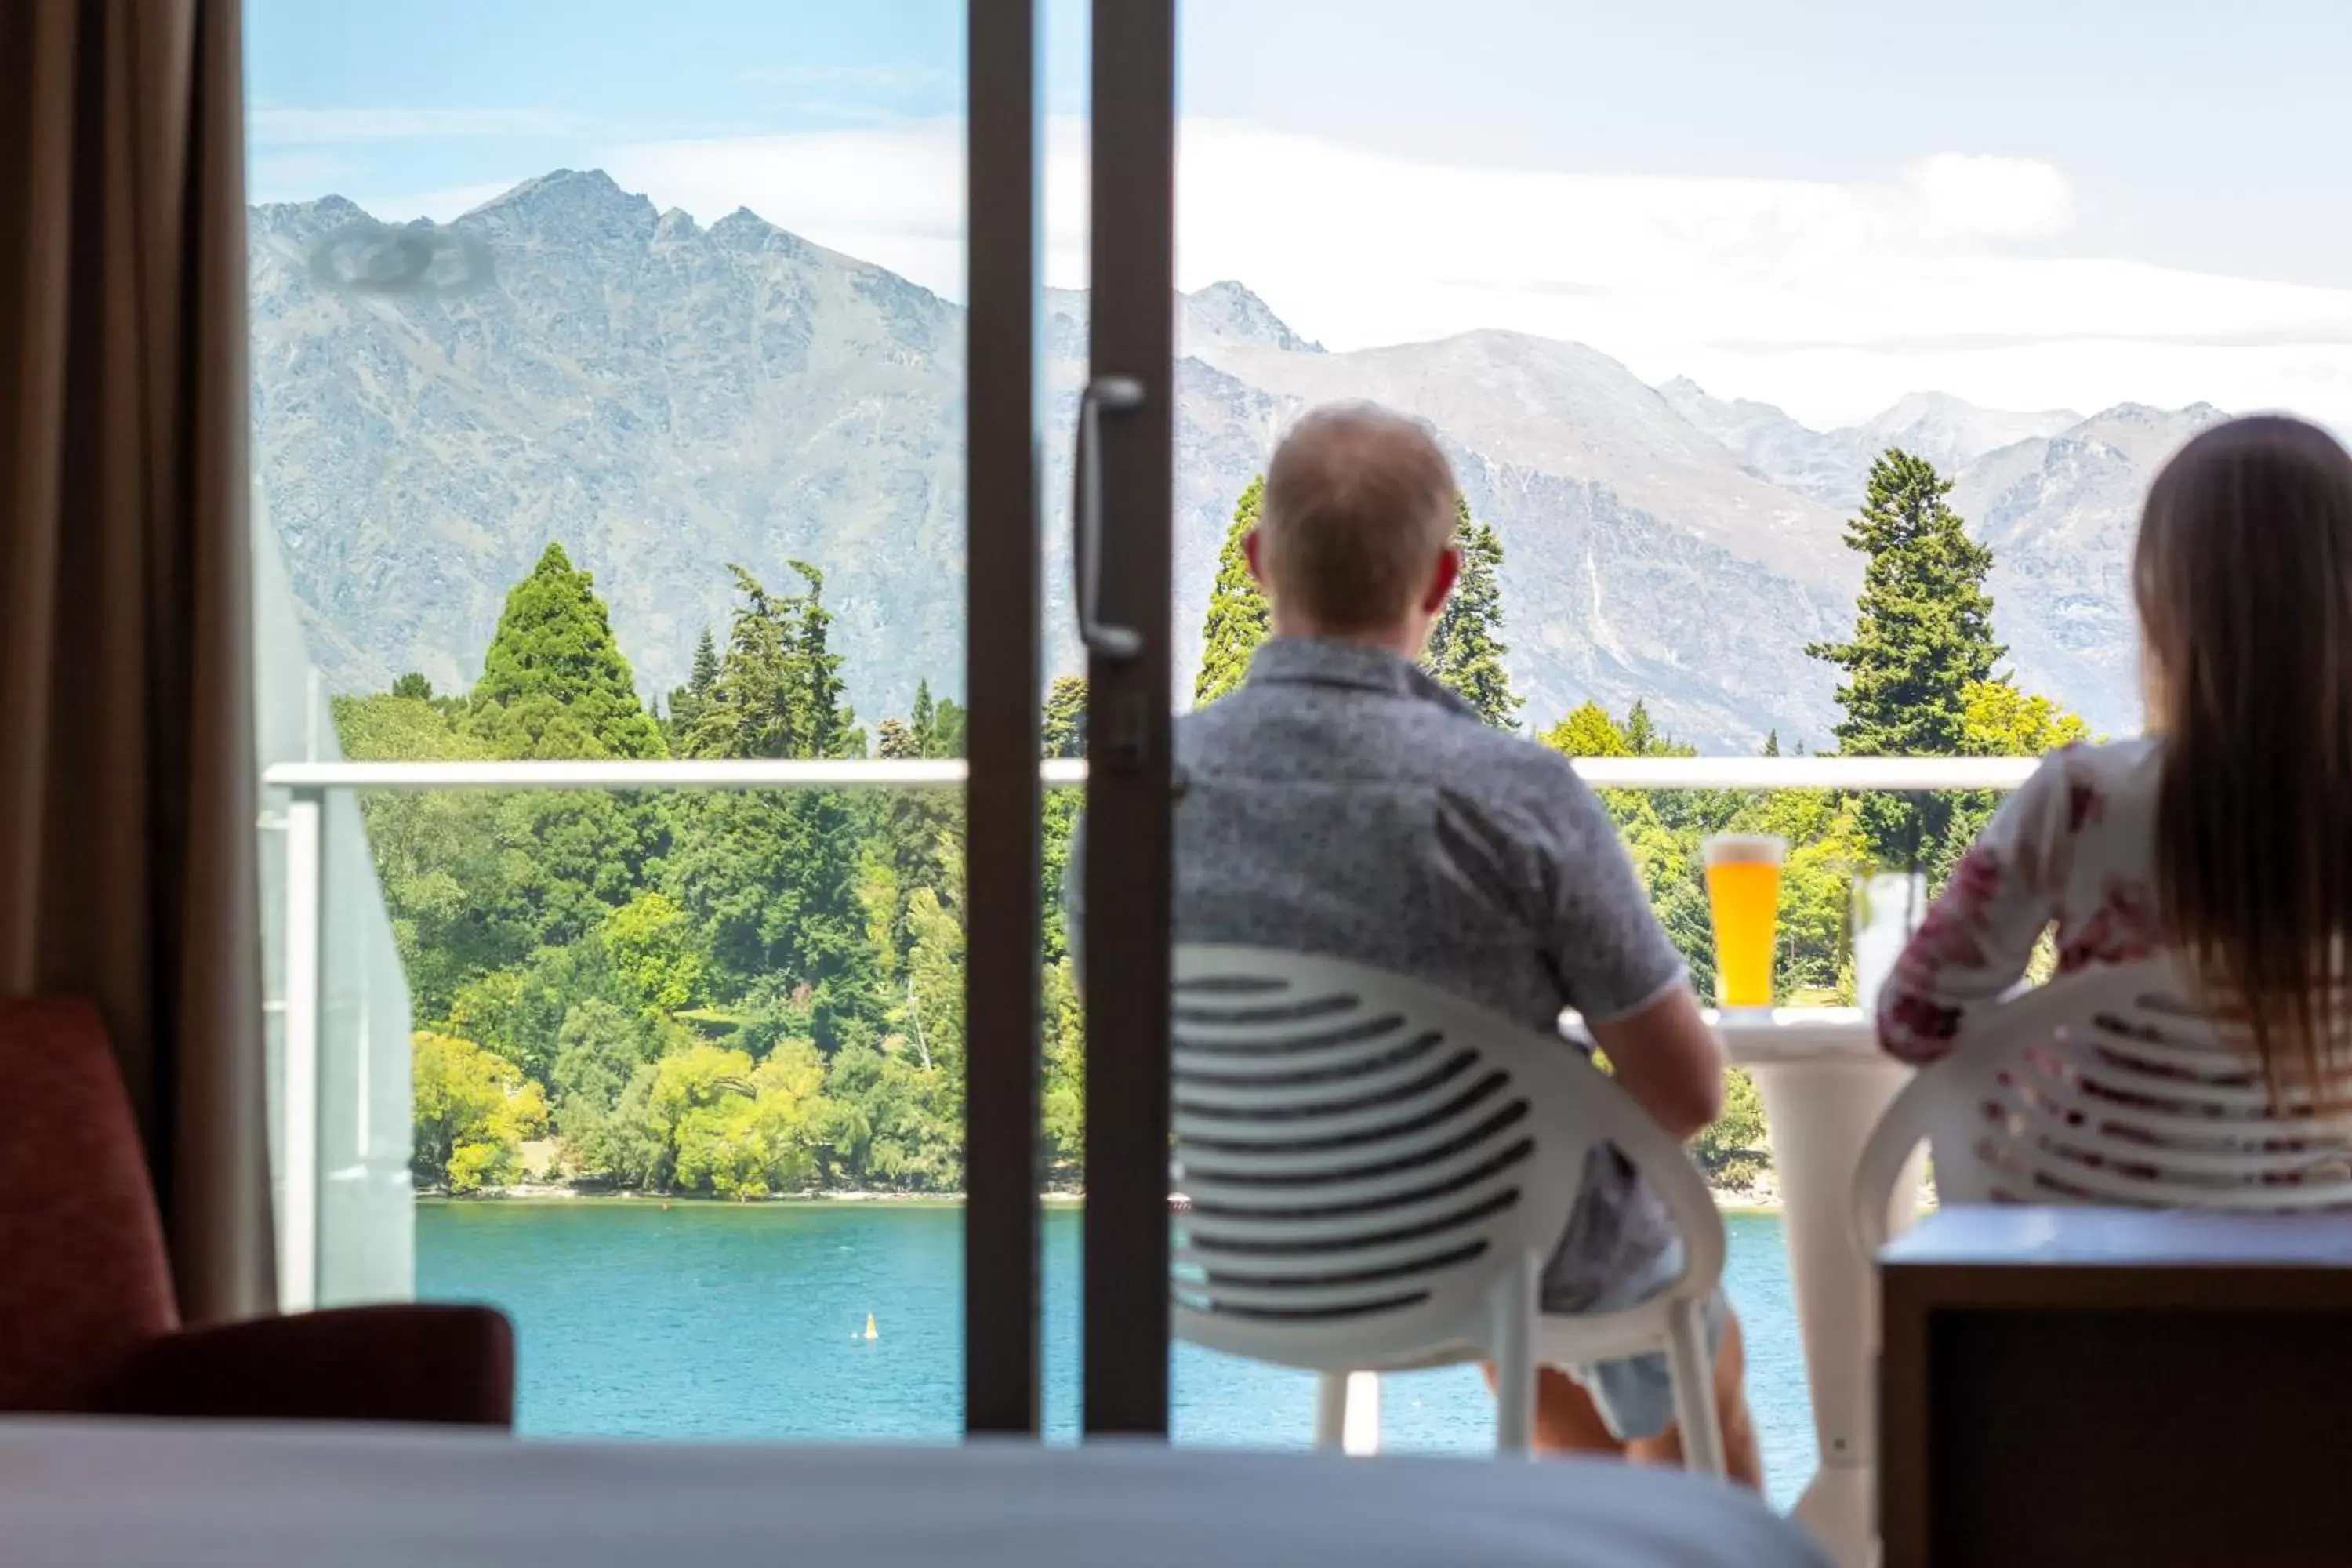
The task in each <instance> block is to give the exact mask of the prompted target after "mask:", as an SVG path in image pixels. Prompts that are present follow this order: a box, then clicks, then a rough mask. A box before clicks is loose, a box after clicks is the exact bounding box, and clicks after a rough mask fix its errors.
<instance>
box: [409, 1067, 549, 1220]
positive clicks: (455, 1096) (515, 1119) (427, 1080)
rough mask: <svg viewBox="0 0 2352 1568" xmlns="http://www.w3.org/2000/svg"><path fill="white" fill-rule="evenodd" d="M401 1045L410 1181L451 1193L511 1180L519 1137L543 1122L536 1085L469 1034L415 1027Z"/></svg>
mask: <svg viewBox="0 0 2352 1568" xmlns="http://www.w3.org/2000/svg"><path fill="white" fill-rule="evenodd" d="M409 1045H410V1051H409V1073H410V1083H411V1086H412V1087H411V1089H410V1095H411V1104H412V1106H413V1111H412V1116H413V1121H414V1122H415V1131H414V1134H413V1139H412V1149H413V1152H412V1154H411V1156H410V1165H411V1169H412V1170H413V1171H414V1172H415V1176H416V1179H417V1180H418V1181H420V1182H424V1183H426V1184H431V1185H436V1186H446V1187H447V1188H448V1189H449V1191H451V1192H453V1193H471V1192H478V1191H480V1190H481V1189H482V1188H483V1187H486V1186H495V1185H499V1184H503V1183H507V1182H510V1181H512V1180H514V1179H515V1177H516V1175H517V1174H518V1173H520V1170H521V1165H522V1144H523V1140H525V1139H527V1138H535V1137H537V1136H538V1135H539V1133H540V1132H541V1130H542V1129H543V1128H544V1127H545V1126H546V1123H547V1100H546V1096H545V1094H544V1093H543V1091H542V1090H541V1089H540V1086H539V1085H537V1084H536V1083H530V1082H527V1081H525V1080H524V1079H523V1077H522V1075H521V1074H520V1072H518V1071H516V1070H515V1068H514V1067H513V1065H512V1064H510V1063H509V1062H507V1061H504V1060H502V1059H500V1058H498V1057H494V1056H492V1055H491V1054H490V1053H489V1052H488V1051H486V1050H484V1049H482V1048H481V1047H479V1046H477V1045H475V1044H474V1043H473V1042H472V1041H471V1040H461V1039H457V1038H456V1037H452V1036H448V1035H436V1034H422V1033H421V1034H418V1035H415V1036H414V1037H411V1039H410V1042H409Z"/></svg>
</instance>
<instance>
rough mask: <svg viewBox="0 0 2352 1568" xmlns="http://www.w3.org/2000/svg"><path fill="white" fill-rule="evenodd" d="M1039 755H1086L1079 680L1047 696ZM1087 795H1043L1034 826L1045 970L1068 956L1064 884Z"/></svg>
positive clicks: (1062, 682)
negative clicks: (1039, 813)
mask: <svg viewBox="0 0 2352 1568" xmlns="http://www.w3.org/2000/svg"><path fill="white" fill-rule="evenodd" d="M1041 731H1042V734H1041V740H1042V742H1043V745H1042V749H1043V750H1044V752H1045V755H1046V756H1048V757H1083V756H1085V755H1086V754H1087V681H1086V677H1084V676H1081V675H1065V676H1059V677H1057V678H1055V681H1054V686H1053V689H1052V690H1050V691H1049V692H1047V693H1046V695H1045V716H1044V721H1043V722H1042V725H1041ZM1085 805H1086V792H1085V791H1084V790H1081V789H1077V788H1076V787H1061V788H1054V789H1048V790H1046V791H1045V801H1044V803H1043V805H1042V807H1041V816H1040V822H1039V825H1038V851H1039V853H1038V879H1039V889H1038V891H1039V896H1040V902H1041V904H1042V906H1043V908H1044V910H1045V964H1046V967H1047V970H1048V971H1049V972H1050V971H1051V969H1052V967H1053V966H1054V965H1055V964H1056V963H1060V962H1061V961H1062V959H1063V957H1064V955H1065V954H1066V953H1067V952H1069V931H1068V929H1067V923H1068V922H1067V921H1066V916H1065V910H1064V899H1065V891H1066V890H1065V889H1064V888H1063V886H1062V881H1063V879H1064V878H1065V877H1066V876H1067V875H1068V874H1069V868H1070V836H1071V834H1072V833H1074V832H1075V831H1076V826H1077V820H1078V814H1079V812H1080V810H1081V809H1082V808H1083V807H1084V806H1085Z"/></svg>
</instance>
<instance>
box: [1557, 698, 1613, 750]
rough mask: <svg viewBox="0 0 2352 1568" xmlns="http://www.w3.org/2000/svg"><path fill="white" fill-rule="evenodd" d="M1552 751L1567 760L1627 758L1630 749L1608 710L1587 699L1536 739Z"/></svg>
mask: <svg viewBox="0 0 2352 1568" xmlns="http://www.w3.org/2000/svg"><path fill="white" fill-rule="evenodd" d="M1536 739H1538V741H1540V742H1543V743H1544V744H1545V745H1547V746H1549V747H1550V748H1551V749H1552V750H1553V751H1555V752H1559V753H1560V754H1561V755H1562V756H1569V757H1630V756H1632V755H1633V746H1632V745H1631V744H1630V743H1629V742H1627V741H1626V739H1625V731H1623V730H1622V729H1621V728H1620V727H1619V726H1618V723H1617V721H1615V720H1614V719H1612V718H1611V717H1609V710H1607V709H1605V708H1603V707H1601V704H1600V703H1598V702H1594V701H1592V700H1590V699H1588V700H1585V701H1583V702H1580V703H1579V704H1577V706H1576V707H1575V708H1573V709H1571V710H1570V711H1569V713H1568V715H1567V716H1566V717H1565V718H1563V719H1561V720H1560V721H1559V723H1557V724H1554V725H1553V726H1552V727H1551V728H1550V729H1549V730H1546V731H1544V732H1543V733H1542V734H1540V735H1538V736H1537V737H1536Z"/></svg>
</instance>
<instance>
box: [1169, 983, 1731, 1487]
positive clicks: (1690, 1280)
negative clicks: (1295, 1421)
mask: <svg viewBox="0 0 2352 1568" xmlns="http://www.w3.org/2000/svg"><path fill="white" fill-rule="evenodd" d="M1170 1033H1171V1047H1170V1048H1171V1099H1172V1101H1173V1108H1172V1109H1173V1129H1174V1132H1175V1161H1176V1165H1175V1175H1176V1184H1177V1187H1178V1188H1179V1190H1180V1191H1181V1193H1182V1194H1184V1195H1185V1196H1186V1197H1187V1198H1189V1199H1190V1204H1191V1206H1190V1207H1189V1208H1187V1209H1182V1210H1180V1212H1179V1213H1178V1214H1177V1215H1176V1217H1175V1220H1174V1224H1173V1231H1174V1235H1173V1238H1172V1239H1173V1259H1172V1268H1171V1279H1170V1293H1171V1314H1172V1325H1173V1328H1174V1331H1175V1332H1176V1333H1177V1335H1178V1336H1179V1337H1181V1338H1182V1339H1185V1340H1188V1341H1190V1342H1192V1343H1194V1344H1198V1345H1204V1346H1206V1347H1208V1348H1209V1349H1212V1350H1216V1351H1223V1352H1226V1353H1228V1354H1231V1355H1238V1356H1245V1357H1249V1358H1251V1359H1254V1360H1256V1361H1262V1362H1269V1363H1275V1364H1277V1365H1282V1366H1291V1367H1298V1368H1302V1369H1304V1370H1307V1371H1310V1372H1314V1373H1319V1374H1320V1375H1321V1378H1322V1384H1321V1393H1320V1397H1319V1398H1318V1401H1317V1406H1318V1414H1317V1421H1316V1442H1317V1444H1318V1447H1326V1448H1335V1447H1339V1444H1340V1439H1341V1433H1342V1431H1343V1428H1344V1426H1345V1422H1346V1407H1347V1388H1348V1377H1349V1373H1354V1372H1360V1371H1368V1372H1399V1371H1405V1370H1409V1369H1413V1368H1419V1367H1429V1366H1440V1365H1446V1364H1450V1363H1459V1362H1465V1361H1492V1362H1493V1363H1495V1365H1496V1418H1495V1425H1496V1448H1497V1449H1498V1450H1500V1451H1501V1452H1504V1453H1511V1454H1524V1453H1526V1452H1527V1451H1528V1447H1529V1445H1530V1442H1531V1439H1532V1436H1533V1431H1534V1424H1535V1384H1536V1373H1537V1369H1538V1366H1541V1365H1570V1364H1579V1363H1589V1362H1596V1361H1609V1360H1614V1359H1617V1358H1620V1357H1623V1356H1630V1355H1637V1354H1641V1353H1643V1352H1653V1351H1663V1352H1665V1354H1666V1355H1667V1357H1668V1360H1669V1364H1670V1365H1671V1366H1672V1368H1673V1370H1674V1382H1675V1418H1676V1421H1677V1423H1678V1424H1679V1425H1680V1426H1681V1428H1682V1434H1683V1443H1684V1454H1685V1459H1686V1461H1687V1463H1688V1466H1689V1468H1692V1469H1694V1470H1702V1471H1706V1472H1708V1473H1711V1474H1715V1475H1721V1474H1722V1473H1723V1443H1722V1434H1721V1432H1720V1431H1719V1430H1718V1428H1717V1425H1716V1408H1715V1381H1714V1367H1713V1363H1712V1361H1711V1359H1710V1357H1709V1355H1708V1353H1707V1344H1706V1321H1705V1316H1704V1312H1705V1306H1706V1300H1707V1298H1708V1297H1709V1296H1710V1295H1711V1294H1712V1293H1713V1291H1714V1289H1715V1288H1716V1283H1717V1279H1719V1278H1720V1277H1721V1274H1722V1271H1723V1252H1724V1236H1723V1222H1722V1219H1721V1217H1720V1216H1719V1215H1717V1213H1716V1208H1715V1204H1714V1200H1713V1199H1712V1198H1711V1197H1710V1196H1709V1194H1708V1193H1707V1190H1706V1182H1705V1181H1704V1180H1703V1179H1702V1178H1701V1177H1700V1175H1699V1173H1698V1171H1697V1170H1696V1167H1694V1166H1693V1165H1692V1164H1691V1163H1690V1161H1689V1159H1688V1158H1687V1157H1686V1156H1685V1153H1684V1152H1683V1150H1682V1147H1681V1146H1680V1145H1679V1144H1678V1143H1676V1142H1675V1140H1674V1139H1673V1138H1672V1137H1670V1136H1669V1135H1668V1134H1667V1133H1666V1132H1665V1131H1664V1129H1662V1128H1660V1127H1659V1126H1658V1125H1657V1124H1656V1123H1655V1122H1654V1121H1651V1120H1650V1118H1649V1117H1648V1116H1647V1115H1646V1114H1645V1113H1644V1112H1643V1110H1641V1108H1640V1107H1639V1106H1637V1105H1636V1104H1635V1103H1634V1102H1633V1099H1632V1098H1631V1097H1630V1096H1628V1095H1627V1094H1626V1093H1625V1091H1624V1090H1623V1089H1620V1088H1619V1087H1618V1086H1617V1085H1616V1084H1614V1083H1612V1082H1611V1081H1610V1079H1608V1078H1607V1077H1606V1076H1605V1075H1604V1074H1602V1073H1601V1072H1600V1071H1599V1070H1598V1069H1596V1068H1594V1067H1593V1066H1592V1065H1591V1063H1590V1062H1588V1061H1586V1060H1585V1059H1584V1058H1583V1057H1582V1056H1581V1055H1580V1053H1579V1052H1577V1051H1576V1050H1575V1049H1574V1048H1573V1047H1570V1046H1569V1045H1567V1044H1565V1043H1564V1042H1562V1041H1561V1040H1559V1038H1557V1037H1551V1036H1547V1035H1544V1034H1541V1033H1538V1032H1537V1031H1535V1030H1531V1029H1528V1028H1525V1027H1523V1026H1519V1025H1517V1024H1513V1023H1510V1022H1508V1021H1507V1020H1505V1019H1502V1018H1499V1017H1496V1016H1494V1015H1493V1014H1491V1013H1488V1012H1486V1011H1485V1010H1483V1009H1481V1008H1479V1007H1476V1006H1474V1005H1470V1004H1469V1003H1466V1002H1464V1001H1462V1000H1460V999H1459V998H1457V997H1454V996H1453V995H1450V994H1447V993H1445V992H1443V991H1440V990H1438V989H1437V988H1435V987H1433V986H1430V985H1424V984H1418V983H1416V982H1413V981H1410V980H1406V979H1402V978H1401V977H1399V976H1396V975H1392V974H1387V973H1381V972H1380V971H1377V970H1372V969H1367V968H1364V967H1362V966H1361V965H1358V964H1353V963H1340V962H1338V961H1336V960H1331V959H1322V958H1308V957H1303V956H1301V955H1299V954H1297V953H1288V952H1273V951H1268V950H1265V949H1258V948H1247V947H1218V946H1199V945H1180V946H1178V947H1177V949H1176V951H1175V953H1174V996H1173V998H1172V1014H1171V1030H1170ZM1601 1142H1608V1143H1611V1144H1614V1145H1615V1146H1616V1147H1617V1148H1618V1149H1619V1150H1621V1151H1622V1152H1623V1153H1624V1154H1625V1156H1626V1158H1627V1159H1629V1160H1630V1161H1631V1162H1632V1163H1633V1165H1634V1167H1635V1168H1636V1169H1637V1170H1639V1171H1640V1172H1641V1173H1642V1174H1643V1178H1644V1180H1645V1181H1646V1182H1647V1183H1648V1184H1649V1185H1650V1186H1651V1187H1652V1189H1653V1190H1654V1191H1655V1192H1656V1193H1657V1194H1659V1196H1660V1197H1661V1198H1662V1199H1663V1200H1664V1203H1665V1205H1666V1207H1667V1210H1668V1212H1669V1213H1670V1214H1671V1215H1673V1217H1674V1219H1675V1224H1676V1226H1678V1228H1679V1229H1680V1231H1681V1233H1682V1238H1683V1247H1684V1269H1683V1273H1682V1275H1681V1277H1680V1278H1679V1279H1675V1281H1674V1282H1673V1283H1672V1284H1671V1285H1669V1286H1668V1287H1667V1288H1666V1289H1664V1290H1663V1291H1662V1292H1660V1293H1659V1294H1658V1295H1657V1296H1656V1297H1654V1298H1653V1299H1651V1300H1647V1301H1643V1302H1642V1303H1640V1304H1638V1305H1636V1306H1633V1307H1628V1308H1625V1309H1622V1310H1616V1311H1609V1312H1594V1313H1589V1314H1580V1315H1578V1316H1574V1317H1559V1316H1549V1315H1543V1314H1541V1313H1540V1312H1539V1310H1538V1300H1537V1297H1538V1281H1539V1279H1540V1275H1541V1271H1542V1268H1543V1266H1544V1263H1545V1261H1546V1260H1547V1259H1548V1258H1549V1257H1550V1255H1551V1253H1552V1251H1553V1249H1554V1248H1555V1247H1557V1246H1558V1244H1559V1237H1560V1233H1561V1231H1562V1230H1563V1229H1564V1228H1565V1226H1567V1223H1568V1216H1569V1214H1570V1209H1571V1208H1572V1207H1573V1206H1574V1205H1575V1201H1576V1196H1577V1193H1578V1189H1579V1188H1580V1186H1581V1184H1582V1183H1583V1177H1584V1170H1585V1155H1586V1152H1588V1151H1589V1150H1591V1148H1592V1146H1593V1145H1594V1144H1596V1143H1601Z"/></svg>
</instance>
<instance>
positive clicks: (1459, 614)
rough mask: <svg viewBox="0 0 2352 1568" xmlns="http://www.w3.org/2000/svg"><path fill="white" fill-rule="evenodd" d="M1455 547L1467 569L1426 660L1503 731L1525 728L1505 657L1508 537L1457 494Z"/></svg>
mask: <svg viewBox="0 0 2352 1568" xmlns="http://www.w3.org/2000/svg"><path fill="white" fill-rule="evenodd" d="M1454 549H1456V550H1457V551H1459V552H1461V556H1462V574H1461V576H1460V577H1459V578H1458V579H1457V580H1456V581H1455V583H1454V592H1453V594H1452V595H1450V596H1448V598H1447V599H1446V601H1445V608H1444V611H1443V612H1442V613H1441V614H1440V615H1439V616H1438V617H1437V625H1436V626H1435V627H1434V628H1433V630H1432V631H1431V633H1430V637H1429V649H1428V651H1427V652H1426V653H1425V654H1423V656H1422V665H1423V668H1426V669H1427V670H1428V671H1429V673H1430V674H1431V675H1432V676H1433V677H1435V678H1436V679H1437V681H1438V683H1439V684H1440V685H1442V686H1444V688H1445V689H1447V690H1449V691H1451V692H1453V693H1454V695H1455V696H1457V697H1459V698H1461V699H1462V700H1464V701H1465V702H1467V703H1468V704H1470V706H1471V707H1472V708H1473V709H1475V710H1477V714H1478V717H1479V718H1481V719H1484V720H1485V721H1486V722H1487V723H1489V724H1492V725H1493V726H1495V728H1496V729H1497V730H1516V729H1517V728H1518V727H1519V700H1518V697H1517V695H1516V694H1515V693H1514V692H1513V691H1512V690H1511V676H1510V672H1509V671H1508V670H1507V669H1505V668H1503V656H1504V655H1505V654H1507V653H1508V652H1510V651H1511V649H1510V645H1509V644H1508V643H1506V642H1505V641H1503V636H1502V633H1503V584H1502V576H1501V574H1502V569H1503V542H1502V541H1501V540H1500V539H1499V538H1497V537H1496V533H1495V531H1494V530H1493V529H1492V528H1490V527H1488V526H1487V525H1486V524H1485V523H1483V522H1473V521H1470V503H1469V502H1468V501H1467V500H1464V499H1463V498H1461V497H1460V496H1456V497H1454Z"/></svg>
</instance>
